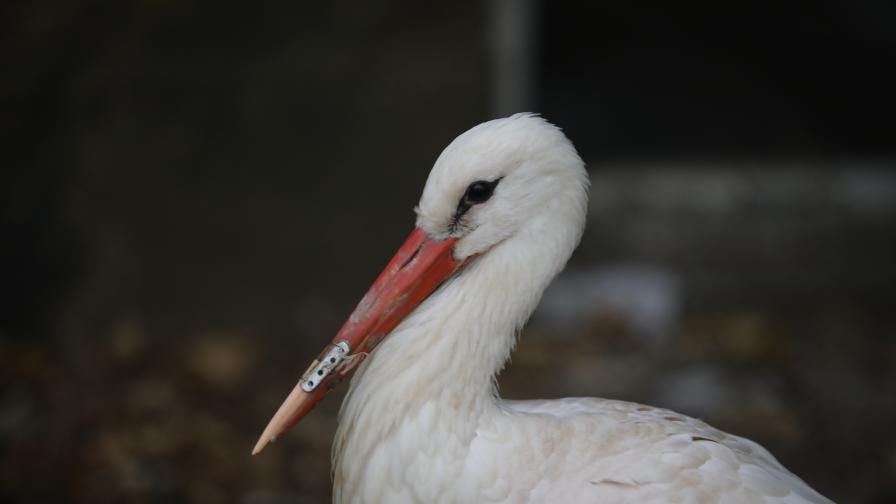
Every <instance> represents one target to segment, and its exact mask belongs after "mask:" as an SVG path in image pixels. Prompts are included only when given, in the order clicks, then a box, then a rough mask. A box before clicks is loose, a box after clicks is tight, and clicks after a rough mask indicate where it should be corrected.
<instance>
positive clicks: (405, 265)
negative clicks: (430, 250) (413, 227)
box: [398, 247, 422, 269]
mask: <svg viewBox="0 0 896 504" xmlns="http://www.w3.org/2000/svg"><path fill="white" fill-rule="evenodd" d="M421 248H422V247H417V248H416V249H414V253H413V254H411V257H408V260H407V261H405V262H404V263H403V264H402V265H401V267H400V268H398V269H405V268H406V267H407V265H408V264H411V261H413V260H414V258H416V257H417V254H419V253H420V249H421Z"/></svg>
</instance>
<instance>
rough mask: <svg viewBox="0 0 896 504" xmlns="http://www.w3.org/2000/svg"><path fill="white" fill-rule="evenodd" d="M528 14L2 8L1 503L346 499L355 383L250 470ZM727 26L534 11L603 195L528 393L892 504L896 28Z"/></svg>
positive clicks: (525, 369) (516, 370) (520, 372)
mask: <svg viewBox="0 0 896 504" xmlns="http://www.w3.org/2000/svg"><path fill="white" fill-rule="evenodd" d="M498 4H502V5H505V8H506V5H507V2H492V3H490V4H489V5H488V8H486V6H483V5H481V4H479V3H478V2H455V3H452V4H451V5H444V6H439V5H430V4H419V5H418V4H417V3H413V2H395V1H392V2H382V3H377V4H376V5H375V6H374V5H372V4H368V3H367V2H362V1H346V2H339V3H335V4H330V3H327V4H323V3H315V4H303V3H296V2H272V3H266V4H265V6H264V8H261V7H258V8H254V9H251V10H248V9H243V8H237V7H233V8H231V7H227V6H223V5H219V4H214V3H211V2H194V1H185V2H176V3H171V2H156V1H135V2H103V1H96V0H90V1H86V2H78V3H72V4H58V5H54V4H50V3H44V2H28V3H21V4H8V5H5V6H4V7H3V9H4V15H3V16H2V17H0V19H2V23H3V25H2V27H3V28H4V29H3V33H4V36H5V39H4V41H3V49H4V54H6V55H7V56H8V57H9V60H10V61H11V62H12V65H13V67H14V69H15V71H13V72H10V73H9V75H7V76H6V77H5V78H4V79H2V80H0V103H2V106H3V107H4V108H3V110H4V114H2V116H0V127H2V130H0V131H2V133H3V134H2V138H3V141H4V149H3V151H2V152H3V157H4V159H3V167H4V169H3V171H2V179H0V198H2V199H0V205H2V206H0V286H2V291H0V294H2V302H0V384H2V385H0V447H2V453H0V499H2V501H3V502H47V501H65V502H122V501H124V502H243V503H269V502H270V503H274V502H326V501H327V500H328V498H329V491H330V480H329V445H330V442H331V439H332V433H333V431H334V429H335V415H336V412H337V410H338V407H339V403H340V401H341V394H342V393H344V390H342V391H340V392H338V393H334V394H333V395H332V396H331V397H330V398H328V400H327V401H325V402H324V403H323V404H322V405H321V406H320V407H318V409H317V410H315V412H314V413H313V414H312V415H310V416H309V417H308V418H307V419H306V420H304V421H303V423H302V424H301V426H299V427H298V428H297V429H296V430H294V431H293V432H291V433H290V434H289V435H288V436H285V437H284V438H283V439H281V440H279V441H278V442H277V444H275V445H274V446H272V447H270V448H268V449H266V450H265V452H264V453H263V454H262V455H261V456H258V457H254V458H253V457H250V456H249V451H250V449H251V447H252V445H253V444H254V441H255V439H256V437H257V436H258V434H259V433H260V431H261V429H262V428H263V427H264V425H265V423H266V422H267V420H268V419H269V418H270V415H271V414H272V413H273V411H274V409H275V408H276V407H277V405H279V403H280V401H281V400H282V399H283V397H284V396H285V394H286V393H287V392H288V391H289V390H290V388H291V387H292V385H293V384H294V383H295V380H296V379H297V378H298V375H299V373H301V371H302V370H304V368H305V366H306V365H307V362H308V361H309V359H311V358H312V357H313V356H315V355H316V353H317V351H318V350H319V349H320V348H321V347H322V345H323V344H324V343H325V342H326V341H328V340H329V339H330V337H331V336H332V335H333V333H334V332H335V331H336V330H337V329H338V327H339V325H340V323H341V321H342V320H341V319H342V317H344V316H345V315H346V314H347V313H349V311H350V310H351V308H352V307H353V306H354V304H355V303H356V302H357V300H358V298H359V297H360V295H361V294H362V293H363V292H364V290H365V289H366V287H367V286H368V284H369V282H370V281H371V280H373V278H374V277H375V275H376V273H377V272H378V271H379V269H380V268H381V267H382V266H383V264H384V262H385V261H386V260H387V259H388V258H389V257H390V254H391V253H392V252H393V251H394V248H395V247H396V246H397V245H398V244H399V242H400V240H401V239H402V238H403V237H404V235H405V234H406V233H407V231H408V230H409V229H410V227H411V225H412V221H413V214H412V211H411V209H412V207H413V204H414V203H415V201H416V200H417V198H418V196H419V191H420V188H421V187H422V184H423V181H424V180H425V177H426V174H427V172H428V170H429V167H430V166H431V165H432V162H433V160H434V159H435V157H436V156H437V155H438V153H439V152H440V150H441V148H442V147H443V146H444V145H446V144H447V143H448V142H449V141H450V140H451V139H452V138H453V137H454V136H456V135H457V134H458V133H460V132H462V131H464V130H465V129H467V128H469V127H470V126H472V125H474V124H476V123H478V122H480V121H482V120H485V119H488V118H489V117H490V116H491V113H490V112H489V108H490V106H491V107H492V108H495V107H494V105H493V102H495V99H494V97H491V96H490V94H489V93H496V92H501V89H500V87H499V88H498V89H497V91H496V90H494V89H493V87H492V86H491V84H492V82H493V81H495V80H496V76H495V73H500V70H499V69H496V68H499V67H500V66H501V65H496V64H495V63H494V61H492V59H494V58H496V57H499V56H500V55H498V56H496V55H495V52H493V51H492V45H491V44H493V41H492V36H493V35H494V34H493V31H495V30H494V26H493V20H490V19H491V18H490V16H492V17H494V16H495V15H496V14H495V12H499V13H500V12H503V11H502V10H501V8H500V5H498ZM531 5H535V6H536V7H537V6H538V2H534V3H532V4H531ZM719 5H720V6H717V7H714V9H715V10H713V11H712V12H710V13H703V14H699V15H697V14H694V13H693V12H692V11H688V10H687V9H684V8H679V7H676V8H674V9H673V8H670V7H668V6H664V5H661V3H657V4H656V5H654V8H652V9H648V8H644V9H641V8H640V7H637V8H636V6H626V5H604V4H595V5H592V6H591V7H587V8H586V7H576V6H574V5H573V3H572V2H552V3H549V4H547V5H545V6H543V7H542V8H540V9H538V8H536V9H535V10H533V11H532V12H533V13H534V14H533V19H535V20H536V21H537V23H536V25H535V26H530V27H529V29H530V31H531V32H532V33H533V34H534V35H532V40H529V43H530V44H531V45H527V46H526V47H528V48H530V49H531V48H532V47H534V48H535V49H533V50H531V51H530V52H531V56H530V58H531V59H532V61H530V63H531V65H530V66H528V67H526V68H529V71H530V72H533V75H530V76H529V77H531V78H532V79H533V81H532V82H529V83H528V88H527V89H529V91H530V92H532V93H534V95H535V98H533V100H534V101H531V102H528V103H526V104H524V105H521V106H526V107H527V108H528V107H533V108H536V109H538V110H540V111H542V112H544V114H545V116H546V117H547V118H548V119H551V120H554V121H556V122H558V124H560V125H561V126H566V127H567V131H568V133H569V134H570V136H571V138H572V139H573V141H574V142H575V143H576V144H577V145H578V146H579V147H580V149H581V150H582V152H583V153H586V161H588V164H589V169H590V171H591V173H592V200H591V210H590V221H589V224H588V229H587V230H586V235H585V238H584V239H583V243H582V246H581V247H580V250H579V251H578V252H577V254H576V255H575V256H574V258H573V260H572V262H571V264H570V267H569V268H568V270H567V272H566V273H564V275H563V276H561V278H559V279H558V281H557V282H556V283H555V285H554V286H552V287H551V289H550V290H549V291H548V293H547V294H546V296H545V299H544V302H543V304H542V306H541V307H540V308H539V310H538V311H537V313H536V315H535V317H534V319H533V321H532V323H531V324H530V326H529V327H528V328H527V329H526V331H525V333H524V334H523V336H522V342H521V343H520V345H519V348H518V351H517V352H516V353H515V354H514V357H513V362H512V365H511V366H510V367H509V368H508V369H507V370H506V371H505V372H504V373H503V375H502V376H501V379H500V384H501V389H502V393H503V394H504V395H505V396H507V397H511V398H525V397H562V396H569V395H594V396H604V397H613V398H620V399H627V400H634V401H643V402H648V403H651V404H656V405H659V406H666V407H670V408H673V409H677V410H679V411H682V412H683V413H686V414H690V415H693V416H698V417H701V418H703V419H705V420H707V421H709V422H711V423H713V424H715V425H716V426H718V427H720V428H723V429H725V430H728V431H730V432H733V433H736V434H739V435H743V436H747V437H750V438H753V439H755V440H757V441H759V442H761V443H762V444H764V445H766V446H767V447H768V448H769V449H770V450H771V451H772V452H773V453H774V454H775V455H777V456H778V457H779V458H780V460H781V461H782V462H783V463H784V464H785V465H786V466H787V467H789V468H790V469H792V470H793V471H794V472H795V473H797V474H799V475H800V476H801V477H803V478H804V479H806V480H807V481H808V482H809V483H810V484H811V485H812V486H814V487H815V488H817V489H819V490H820V491H821V492H822V493H825V494H826V495H828V496H830V497H832V498H833V499H834V500H836V501H837V502H842V503H859V502H872V503H884V502H892V501H894V500H896V486H894V485H896V434H894V433H893V429H892V426H893V425H894V423H896V400H894V397H896V338H894V331H896V306H894V299H896V297H894V294H896V293H894V286H896V262H894V261H893V258H894V257H896V232H894V229H896V179H894V171H893V168H894V165H896V162H894V159H896V157H894V155H893V154H894V153H893V145H892V142H890V141H889V138H890V137H891V133H890V132H889V129H888V128H887V127H886V126H881V124H882V122H881V121H880V118H881V117H884V118H887V121H886V125H889V122H890V121H889V118H890V117H892V115H893V114H891V113H889V112H888V111H889V110H891V109H890V108H888V107H890V106H891V102H890V101H887V100H888V97H890V96H891V94H892V93H891V92H890V89H891V86H889V85H888V82H889V81H888V80H887V77H886V76H884V75H883V73H882V72H883V71H882V70H881V69H882V68H884V67H885V66H886V65H882V64H880V61H888V59H887V58H886V57H885V56H888V55H892V54H893V52H894V47H896V45H894V43H893V40H892V30H890V29H889V28H891V27H892V26H893V24H892V22H893V21H894V19H893V16H892V15H891V14H892V9H889V8H887V7H886V6H883V5H881V6H877V4H875V3H874V2H871V1H863V2H856V3H855V4H854V5H853V7H850V8H849V9H847V8H846V7H844V6H842V5H834V4H833V3H831V4H830V5H829V4H828V3H827V2H819V3H817V5H816V6H815V7H813V8H812V9H808V8H806V7H804V6H795V5H789V4H786V3H785V4H779V3H775V4H774V5H771V4H769V5H766V4H763V3H762V2H759V3H756V2H753V3H750V7H749V9H746V8H744V9H741V7H743V6H740V7H739V6H738V5H739V4H737V3H733V4H730V5H729V4H725V5H726V6H727V7H726V6H721V4H719ZM595 9H596V10H597V11H595ZM745 9H746V10H745ZM850 9H851V10H850ZM698 10H699V9H698ZM841 10H845V11H844V12H841ZM598 11H599V12H598ZM571 20H577V23H578V24H576V23H573V21H571ZM569 23H573V24H569ZM737 23H742V24H737ZM589 26H590V27H591V28H590V29H589ZM513 28H514V25H512V24H511V25H510V31H511V32H513ZM498 31H500V30H498ZM523 32H525V30H523ZM539 37H540V38H539ZM511 46H512V44H511ZM813 47H821V48H824V50H823V51H822V50H819V51H814V50H813V49H812V48H813ZM863 58H865V59H863ZM868 60H871V61H870V62H869V61H868ZM844 62H845V63H844ZM828 64H830V66H825V65H828ZM876 72H878V73H880V75H878V74H877V73H876ZM504 77H507V76H504ZM510 77H513V75H511V76H510ZM498 80H499V81H501V82H504V85H508V84H507V83H510V84H509V85H511V86H512V85H513V82H514V79H512V78H510V79H507V78H505V79H503V80H501V79H498ZM502 106H509V105H508V104H507V103H504V104H503V105H502ZM561 361H563V362H565V363H567V365H566V366H563V367H558V363H559V362H561Z"/></svg>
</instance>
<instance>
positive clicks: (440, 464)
mask: <svg viewBox="0 0 896 504" xmlns="http://www.w3.org/2000/svg"><path fill="white" fill-rule="evenodd" d="M587 193H588V176H587V173H586V171H585V168H584V164H583V163H582V160H581V159H580V158H579V156H578V154H577V153H576V150H575V148H574V147H573V145H572V143H570V141H569V140H568V139H567V138H566V136H565V135H564V134H563V133H562V132H561V131H560V129H558V128H557V127H555V126H553V125H551V124H550V123H548V122H547V121H545V120H543V119H541V118H540V117H538V116H536V115H532V114H517V115H514V116H512V117H509V118H505V119H497V120H493V121H489V122H486V123H483V124H480V125H478V126H476V127H474V128H473V129H471V130H469V131H467V132H466V133H463V134H462V135H460V136H459V137H457V139H455V140H454V141H453V142H452V143H451V144H450V145H449V146H448V147H447V148H446V149H445V150H444V151H443V152H442V154H441V156H439V158H438V160H436V163H435V166H434V167H433V169H432V172H431V173H430V175H429V179H428V180H427V182H426V187H425V188H424V189H423V196H422V198H421V199H420V203H419V204H418V206H417V208H416V213H417V223H416V228H415V229H414V231H413V232H412V233H411V236H410V237H409V238H408V240H407V241H406V242H405V244H404V245H403V246H402V247H401V248H400V249H399V250H398V252H397V254H396V255H395V257H394V258H393V259H392V261H391V262H390V263H389V264H388V265H387V266H386V269H385V270H384V271H383V273H382V274H381V275H380V276H379V278H377V280H376V282H375V283H374V284H373V286H372V287H371V288H370V291H369V292H368V293H367V294H366V295H365V296H364V298H363V299H362V300H361V302H360V303H359V305H358V307H357V308H356V309H355V311H354V312H353V313H352V314H351V316H350V317H349V319H348V321H347V322H346V323H345V325H344V326H343V327H342V329H341V330H340V331H339V333H338V334H337V335H336V337H335V338H334V339H333V342H332V343H331V344H330V345H328V346H327V347H326V348H325V349H324V351H323V352H322V353H321V354H320V356H319V357H318V359H316V360H315V361H314V362H313V363H312V364H311V366H310V367H309V368H308V370H307V371H306V372H305V374H304V375H303V376H302V379H301V380H300V381H299V383H298V385H296V387H295V389H294V390H293V392H292V393H291V394H290V395H289V397H288V398H287V399H286V401H285V402H284V403H283V405H282V406H281V407H280V410H279V411H278V412H277V413H276V414H275V415H274V418H273V419H271V422H270V424H269V425H268V427H267V428H266V429H265V431H264V433H263V434H262V435H261V438H260V439H259V440H258V444H257V445H256V446H255V449H254V451H253V454H254V453H258V452H259V451H260V450H261V449H262V448H263V447H264V446H265V445H266V444H267V443H268V442H270V441H272V440H274V439H275V438H276V437H277V436H279V435H280V434H282V433H283V432H284V431H286V430H287V429H289V428H290V427H292V426H293V425H295V423H296V422H298V420H299V419H300V418H301V417H302V416H304V415H305V414H307V413H308V411H309V410H310V409H311V407H312V406H313V405H314V404H315V403H316V402H317V401H319V400H320V399H321V398H322V397H323V396H324V395H325V394H326V393H327V391H328V390H329V389H330V388H332V386H334V385H335V383H336V382H337V381H338V380H339V379H340V378H342V377H345V376H347V375H348V374H349V373H350V372H351V371H353V370H355V369H356V370H357V372H356V373H355V375H354V377H353V378H352V380H351V386H350V389H349V392H348V395H347V397H346V398H345V401H344V403H343V404H342V410H341V412H340V419H339V428H338V431H337V433H336V440H335V442H334V443H333V478H334V489H333V500H334V502H337V503H406V502H407V503H434V502H446V503H448V502H450V503H475V502H521V503H522V502H530V503H534V502H545V503H561V502H570V503H580V502H581V503H586V502H588V503H591V502H594V503H596V502H600V503H623V502H625V503H637V502H656V503H665V502H683V503H692V502H693V503H698V502H699V503H702V502H706V503H710V502H731V503H754V502H756V503H806V502H812V503H821V502H831V501H829V500H828V499H826V498H825V497H823V496H822V495H820V494H819V493H817V492H815V491H814V490H813V489H812V488H810V487H809V486H808V485H806V484H805V483H804V482H803V481H802V480H800V479H799V478H798V477H797V476H795V475H793V474H792V473H790V472H789V471H788V470H787V469H785V468H784V467H783V466H782V465H781V464H780V463H778V461H777V460H775V458H774V457H773V456H772V455H771V454H770V453H769V452H768V451H766V450H765V449H764V448H762V447H761V446H759V445H758V444H756V443H754V442H752V441H749V440H747V439H743V438H740V437H737V436H733V435H731V434H726V433H724V432H722V431H719V430H717V429H714V428H713V427H710V426H709V425H707V424H705V423H703V422H701V421H699V420H695V419H693V418H689V417H686V416H684V415H681V414H678V413H675V412H672V411H669V410H665V409H659V408H653V407H649V406H643V405H640V404H634V403H628V402H621V401H611V400H606V399H595V398H569V399H560V400H552V401H548V400H540V401H506V400H502V399H501V398H499V397H498V393H497V388H496V384H495V377H496V375H497V373H498V372H499V371H500V370H501V369H502V367H503V366H504V363H505V362H506V361H507V359H508V357H509V356H510V352H511V351H512V350H513V347H514V344H515V343H516V339H517V333H518V332H519V330H520V328H521V327H522V326H523V324H524V323H525V322H526V320H527V319H528V318H529V316H530V315H531V313H532V311H533V309H534V308H535V305H536V304H537V303H538V301H539V298H540V297H541V294H542V292H543V291H544V289H545V287H546V286H547V285H548V283H549V282H550V281H551V280H552V279H553V278H554V277H555V276H556V275H557V273H559V272H560V270H561V269H563V267H564V265H565V264H566V261H567V260H568V259H569V257H570V255H571V254H572V252H573V249H575V247H576V245H577V244H578V242H579V239H580V237H581V235H582V231H583V228H584V225H585V214H586V206H587V201H588V195H587ZM374 347H377V348H376V350H375V351H374ZM554 358H555V359H556V360H557V365H558V366H562V365H563V356H562V355H556V356H554ZM362 361H363V362H362ZM359 364H360V365H359ZM356 366H357V368H356Z"/></svg>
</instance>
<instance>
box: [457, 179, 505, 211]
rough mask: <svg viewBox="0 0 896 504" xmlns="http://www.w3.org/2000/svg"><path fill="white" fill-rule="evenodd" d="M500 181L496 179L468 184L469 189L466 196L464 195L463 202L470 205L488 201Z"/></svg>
mask: <svg viewBox="0 0 896 504" xmlns="http://www.w3.org/2000/svg"><path fill="white" fill-rule="evenodd" d="M500 180H501V179H497V180H495V181H492V182H486V181H484V180H478V181H476V182H473V183H472V184H470V187H468V188H467V192H466V194H464V201H465V202H466V203H467V204H470V205H475V204H477V203H483V202H486V201H488V199H489V198H491V197H492V193H494V192H495V186H496V185H498V182H499V181H500Z"/></svg>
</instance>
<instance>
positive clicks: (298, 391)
mask: <svg viewBox="0 0 896 504" xmlns="http://www.w3.org/2000/svg"><path fill="white" fill-rule="evenodd" d="M456 242H457V239H456V238H449V239H447V240H442V241H435V240H432V239H430V238H429V237H428V236H427V235H426V232H424V231H423V230H422V229H420V228H414V231H412V232H411V235H410V236H409V237H408V239H407V240H405V242H404V245H402V246H401V248H399V249H398V252H396V253H395V257H393V258H392V260H391V261H389V264H388V265H386V268H385V269H384V270H383V272H382V273H380V276H379V277H378V278H377V279H376V281H375V282H374V283H373V286H371V287H370V290H368V291H367V294H365V295H364V297H363V298H362V299H361V302H360V303H358V306H357V307H356V308H355V311H353V312H352V314H351V315H350V316H349V318H348V320H346V321H345V324H344V325H343V326H342V329H340V330H339V333H337V334H336V337H334V338H333V341H332V342H331V343H330V344H329V345H327V346H326V347H325V348H324V350H323V351H322V352H321V353H320V355H319V356H318V358H317V359H315V360H314V362H312V363H311V366H309V367H308V370H307V371H305V374H304V375H302V378H301V379H300V380H299V383H298V384H297V385H296V387H295V388H294V389H293V391H292V392H290V394H289V396H288V397H287V398H286V400H285V401H283V404H282V405H281V406H280V409H279V410H277V413H275V414H274V417H273V418H271V421H270V422H269V423H268V426H267V427H265V429H264V432H263V433H262V434H261V437H260V438H259V439H258V443H256V444H255V448H254V449H253V450H252V454H253V455H255V454H256V453H258V452H260V451H261V450H262V449H263V448H264V447H265V446H266V445H267V444H268V443H269V442H272V441H274V440H275V439H277V437H278V436H280V435H281V434H283V433H284V432H286V431H287V430H289V429H291V428H292V427H293V426H294V425H295V424H296V423H298V422H299V420H301V419H302V417H304V416H305V415H306V414H308V412H309V411H311V409H312V408H313V407H314V405H315V404H317V402H318V401H320V400H321V399H323V398H324V396H325V395H327V392H329V391H330V389H332V388H333V387H335V386H336V385H337V384H338V383H339V381H340V380H342V379H343V378H345V377H346V376H348V375H349V374H350V373H351V372H352V370H354V369H355V366H357V365H358V363H360V362H361V361H362V360H363V359H364V357H366V356H367V354H368V353H369V352H371V351H372V350H373V349H374V348H375V347H376V345H377V344H379V342H380V341H382V340H383V338H385V337H386V335H388V334H389V333H390V332H391V331H392V329H394V328H395V326H396V325H398V323H399V322H401V321H402V319H404V318H405V317H406V316H407V315H408V314H409V313H411V312H412V311H413V310H414V308H416V307H417V305H419V304H420V303H421V302H422V301H423V300H424V299H426V298H427V297H428V296H429V295H430V294H431V293H432V292H433V291H434V290H435V289H436V287H438V286H439V285H441V283H442V282H443V281H445V279H446V278H448V277H449V276H451V274H452V273H454V272H455V271H457V270H458V268H460V267H461V266H462V265H463V264H464V263H465V262H466V261H458V260H455V259H454V256H453V255H452V251H453V249H454V244H455V243H456Z"/></svg>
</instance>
